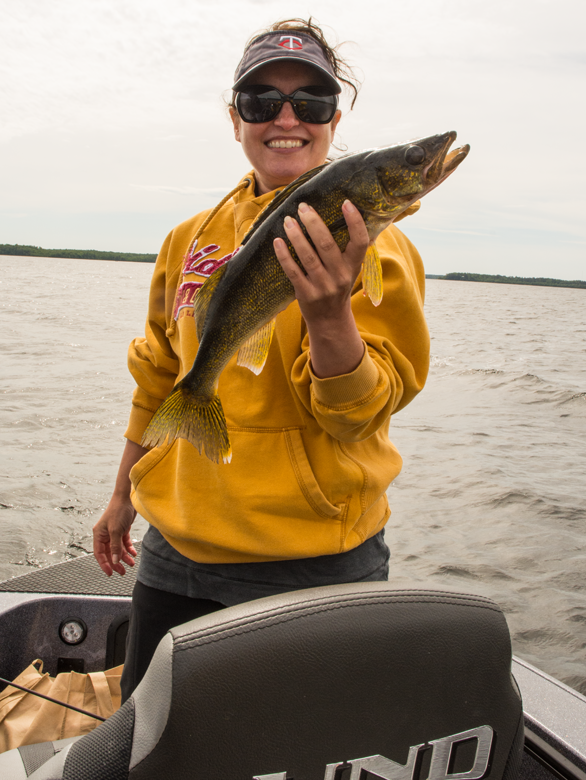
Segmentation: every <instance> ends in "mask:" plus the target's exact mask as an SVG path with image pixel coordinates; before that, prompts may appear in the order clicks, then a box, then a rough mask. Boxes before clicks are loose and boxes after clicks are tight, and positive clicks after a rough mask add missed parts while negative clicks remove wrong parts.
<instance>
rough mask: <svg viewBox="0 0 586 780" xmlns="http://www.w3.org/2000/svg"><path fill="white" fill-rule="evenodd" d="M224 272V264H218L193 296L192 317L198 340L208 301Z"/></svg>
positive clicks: (208, 305) (203, 323)
mask: <svg viewBox="0 0 586 780" xmlns="http://www.w3.org/2000/svg"><path fill="white" fill-rule="evenodd" d="M225 273H226V266H225V265H222V266H220V268H218V270H217V271H214V273H213V274H212V275H211V276H210V277H209V279H206V280H205V282H204V283H203V285H202V286H201V287H200V289H199V292H198V293H197V295H196V296H195V301H194V302H193V317H194V319H195V326H196V328H197V338H198V339H199V341H201V336H202V333H203V328H204V325H205V321H206V317H207V313H208V309H209V307H210V302H211V300H212V298H213V296H214V293H215V291H216V289H217V287H218V285H219V284H220V282H221V281H222V277H223V276H224V274H225Z"/></svg>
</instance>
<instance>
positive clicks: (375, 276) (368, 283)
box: [362, 244, 383, 306]
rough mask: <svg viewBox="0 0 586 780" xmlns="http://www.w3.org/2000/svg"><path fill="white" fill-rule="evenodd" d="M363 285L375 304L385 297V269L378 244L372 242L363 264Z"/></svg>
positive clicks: (366, 293) (365, 292)
mask: <svg viewBox="0 0 586 780" xmlns="http://www.w3.org/2000/svg"><path fill="white" fill-rule="evenodd" d="M362 287H363V289H364V294H365V295H368V297H369V298H370V300H371V301H372V302H373V304H374V305H375V306H378V305H379V303H380V302H381V301H382V299H383V269H382V266H381V262H380V256H379V253H378V250H377V248H376V244H371V245H370V246H369V247H368V249H367V250H366V257H365V258H364V263H363V266H362Z"/></svg>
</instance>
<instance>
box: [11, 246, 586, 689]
mask: <svg viewBox="0 0 586 780" xmlns="http://www.w3.org/2000/svg"><path fill="white" fill-rule="evenodd" d="M152 271H153V266H152V265H150V264H141V263H115V262H103V261H94V260H56V259H45V258H37V257H18V258H17V257H0V355H1V357H0V359H1V366H2V368H1V372H0V382H1V393H2V401H3V403H2V404H1V406H0V430H1V435H2V448H1V456H0V458H1V464H0V519H1V520H2V522H1V524H0V579H5V578H7V577H10V576H14V575H18V574H23V573H25V572H26V571H28V570H30V569H31V567H39V566H45V565H48V564H50V563H57V562H59V561H62V560H66V559H67V558H68V557H71V556H77V555H80V554H81V553H83V552H85V551H89V550H90V546H91V527H92V525H93V523H94V522H95V521H96V520H97V518H98V517H99V515H100V512H101V511H102V510H103V508H104V507H105V505H106V504H107V501H108V499H109V495H110V492H111V490H112V487H113V483H114V477H115V474H116V471H117V466H118V462H119V458H120V454H121V452H122V449H123V444H124V440H123V435H122V434H123V432H124V430H125V427H126V420H127V415H128V409H129V403H130V396H131V393H132V388H133V384H132V380H131V378H130V375H129V374H128V372H127V370H126V350H127V346H128V343H129V342H130V340H131V339H132V338H133V337H134V336H136V335H140V334H141V333H142V332H143V323H144V316H145V311H146V300H147V292H148V286H149V281H150V276H151V274H152ZM426 311H427V316H428V320H429V325H430V330H431V332H432V338H433V340H432V368H431V372H430V377H429V381H428V384H427V387H426V388H425V390H424V392H423V393H422V394H421V395H420V396H419V397H418V398H417V399H416V400H415V401H414V402H413V403H412V404H411V405H410V406H409V407H407V408H406V409H405V410H403V411H402V412H401V413H400V414H398V415H397V416H396V417H395V418H393V421H392V424H391V429H392V434H391V435H392V438H393V440H394V442H395V443H396V444H397V446H398V448H399V451H400V452H401V453H402V455H403V457H404V461H405V464H404V468H403V472H402V473H401V475H400V476H399V477H398V478H397V479H396V480H395V482H394V483H393V485H392V486H391V488H390V489H389V496H390V501H391V506H392V509H393V514H392V516H391V519H390V521H389V524H388V526H387V542H388V544H389V546H390V547H391V551H392V559H391V574H390V579H391V581H392V582H393V583H396V585H397V587H404V586H406V585H414V586H416V587H432V588H433V587H436V588H440V589H441V588H447V589H452V590H460V591H463V592H469V593H480V594H483V595H487V596H489V597H491V598H493V599H494V600H495V601H496V602H497V603H498V604H500V605H501V607H502V608H503V609H504V611H505V614H506V616H507V620H508V623H509V627H510V629H511V634H512V637H513V649H514V652H515V653H516V654H517V655H519V656H521V657H522V658H525V659H526V660H528V661H529V662H531V663H533V664H535V665H536V666H539V667H540V668H542V669H544V670H545V671H547V672H549V673H550V674H552V675H554V676H556V677H558V678H560V679H562V680H563V681H564V682H566V683H567V684H569V685H571V686H572V687H574V688H577V689H578V690H581V691H582V692H583V693H586V526H585V523H584V520H585V519H586V493H585V490H584V486H585V482H586V477H585V475H586V291H585V290H580V289H565V288H550V287H525V286H513V285H497V284H482V283H467V282H447V281H441V280H428V284H427V303H426ZM145 526H146V523H145V522H144V521H143V520H139V521H138V522H137V524H136V525H135V526H134V529H135V532H134V538H135V539H139V538H140V537H141V536H142V534H143V533H144V530H145Z"/></svg>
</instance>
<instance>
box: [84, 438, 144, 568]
mask: <svg viewBox="0 0 586 780" xmlns="http://www.w3.org/2000/svg"><path fill="white" fill-rule="evenodd" d="M147 452H148V450H147V449H145V448H144V447H141V446H140V444H136V442H133V441H130V440H129V439H128V440H127V441H126V446H125V447H124V452H123V453H122V460H121V461H120V468H119V469H118V476H117V477H116V487H115V488H114V494H113V495H112V498H111V499H110V503H109V504H108V506H107V507H106V511H105V512H104V514H103V515H102V516H101V518H100V519H99V520H98V522H97V523H96V524H95V526H94V557H95V559H96V560H97V562H98V563H99V564H100V568H101V569H102V571H103V572H104V573H105V574H107V575H108V577H110V576H111V575H112V572H113V571H116V572H118V574H125V573H126V569H125V568H124V566H123V565H122V564H123V563H125V564H126V565H127V566H134V559H135V558H136V550H135V549H134V545H133V544H132V541H131V540H130V527H131V526H132V523H133V522H134V518H135V517H136V509H135V508H134V507H133V506H132V502H131V500H130V488H131V485H130V470H131V469H132V467H133V466H134V464H135V463H138V461H139V460H140V459H141V458H142V457H143V456H144V455H146V453H147Z"/></svg>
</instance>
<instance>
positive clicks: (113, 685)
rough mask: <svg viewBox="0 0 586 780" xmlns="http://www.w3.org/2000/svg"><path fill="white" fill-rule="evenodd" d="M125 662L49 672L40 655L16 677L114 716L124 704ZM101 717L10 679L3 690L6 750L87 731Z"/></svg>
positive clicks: (0, 715) (0, 739)
mask: <svg viewBox="0 0 586 780" xmlns="http://www.w3.org/2000/svg"><path fill="white" fill-rule="evenodd" d="M121 675H122V666H117V667H115V668H114V669H108V670H107V671H105V672H90V674H78V673H77V672H68V673H67V674H58V675H57V677H55V679H53V678H52V677H49V675H48V674H47V673H44V674H43V662H42V661H41V660H39V659H37V660H36V661H33V663H32V664H31V665H30V666H29V667H28V668H27V669H25V670H24V672H22V673H21V674H19V675H18V677H17V678H16V679H15V680H14V682H15V683H17V684H18V685H23V686H24V687H26V688H31V689H32V690H34V691H37V692H38V693H43V694H44V695H45V696H51V697H53V698H54V699H57V700H58V701H62V702H64V703H65V704H72V705H73V706H74V707H80V708H81V709H83V710H88V711H89V712H94V713H95V714H96V715H101V716H102V717H103V718H109V717H110V715H113V714H114V713H115V712H116V710H117V709H118V708H119V707H120V677H121ZM99 724H100V721H99V720H96V719H95V718H90V717H89V716H88V715H82V714H81V713H80V712H75V711H74V710H70V709H68V708H67V707H61V706H60V705H59V704H54V703H53V702H50V701H46V700H45V699H40V698H39V697H38V696H34V695H33V694H32V693H26V692H25V691H21V690H19V689H18V688H13V687H12V686H10V685H7V686H6V688H5V689H4V690H3V691H2V693H0V753H2V752H4V751H5V750H12V748H17V747H21V746H22V745H34V744H35V743H37V742H51V741H54V740H57V739H65V738H66V737H77V736H81V735H83V734H87V733H88V732H90V731H92V730H93V729H95V728H96V726H99Z"/></svg>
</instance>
